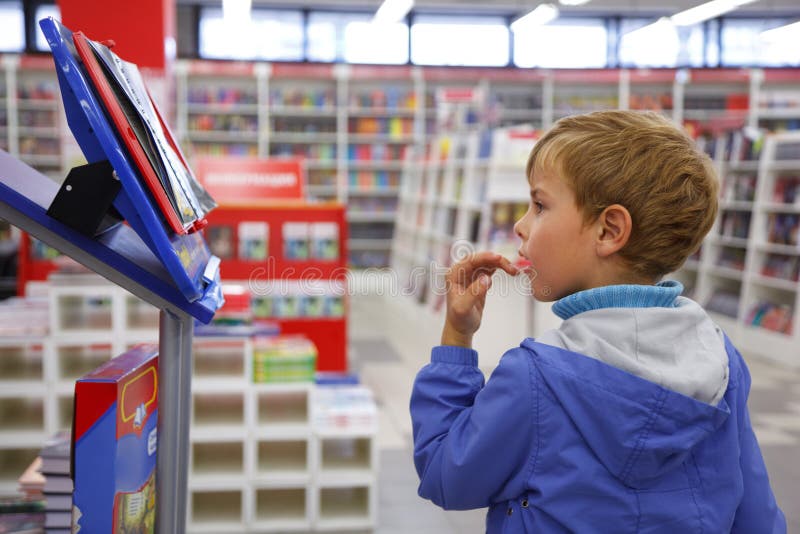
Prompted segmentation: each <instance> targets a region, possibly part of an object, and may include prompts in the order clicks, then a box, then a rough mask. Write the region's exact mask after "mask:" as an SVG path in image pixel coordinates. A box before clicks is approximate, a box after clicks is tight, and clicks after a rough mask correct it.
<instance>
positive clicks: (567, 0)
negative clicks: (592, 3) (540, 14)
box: [558, 0, 589, 6]
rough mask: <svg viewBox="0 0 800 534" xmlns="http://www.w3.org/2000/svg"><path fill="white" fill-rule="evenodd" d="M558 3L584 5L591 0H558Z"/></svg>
mask: <svg viewBox="0 0 800 534" xmlns="http://www.w3.org/2000/svg"><path fill="white" fill-rule="evenodd" d="M558 3H559V4H561V5H562V6H582V5H583V4H588V3H589V0H558Z"/></svg>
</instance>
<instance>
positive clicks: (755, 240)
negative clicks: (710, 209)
mask: <svg viewBox="0 0 800 534" xmlns="http://www.w3.org/2000/svg"><path fill="white" fill-rule="evenodd" d="M741 141H742V136H741V134H739V133H737V134H735V135H734V136H733V137H732V140H731V142H727V143H722V142H721V143H718V145H717V151H718V152H717V154H716V155H717V157H718V161H720V163H719V170H720V176H721V177H722V184H721V186H722V187H721V199H720V209H719V216H718V218H717V221H716V222H715V224H714V227H713V228H712V230H711V232H709V235H708V237H707V238H706V240H705V242H704V243H703V246H702V253H701V257H700V259H699V260H696V259H691V260H689V261H688V262H687V265H686V266H684V268H683V269H682V270H681V271H679V272H678V273H676V277H677V278H678V279H679V280H681V281H682V282H683V283H684V285H685V286H686V287H687V292H688V293H689V294H690V295H691V296H692V297H693V298H695V300H697V301H698V302H700V303H701V304H703V305H704V306H705V307H706V308H707V309H708V310H709V313H711V315H712V317H713V318H714V320H715V321H716V322H717V323H718V324H719V325H720V326H721V327H722V328H723V330H724V331H725V332H726V333H727V334H728V335H729V336H730V337H731V339H732V340H733V341H734V342H735V343H736V345H737V346H738V347H739V348H740V349H741V350H743V351H745V352H746V353H748V354H756V355H759V356H762V357H766V358H770V359H774V360H777V361H780V362H781V363H784V364H788V365H791V366H798V365H800V360H798V359H797V346H798V342H799V341H800V339H799V338H798V332H799V331H800V322H798V317H797V310H798V305H800V300H798V288H800V283H798V274H800V272H799V271H798V269H800V267H799V266H798V265H799V262H800V244H799V243H798V241H797V239H798V238H797V235H798V233H799V232H800V230H799V229H800V133H798V132H792V133H774V134H767V135H766V137H765V138H764V139H763V148H762V149H761V151H760V154H759V157H758V159H757V160H740V159H739V158H738V156H737V155H738V154H739V148H740V144H741ZM731 153H732V154H733V156H732V158H733V160H732V161H731V158H730V157H727V156H730V155H731Z"/></svg>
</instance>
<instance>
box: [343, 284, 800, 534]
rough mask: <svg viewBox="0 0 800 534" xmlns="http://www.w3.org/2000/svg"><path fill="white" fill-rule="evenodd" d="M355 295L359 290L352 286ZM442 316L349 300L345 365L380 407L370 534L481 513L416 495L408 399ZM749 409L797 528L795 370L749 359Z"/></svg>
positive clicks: (423, 527)
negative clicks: (375, 525) (447, 506)
mask: <svg viewBox="0 0 800 534" xmlns="http://www.w3.org/2000/svg"><path fill="white" fill-rule="evenodd" d="M356 293H359V292H358V291H357V292H356ZM440 323H441V318H440V317H434V316H433V315H431V314H430V313H429V312H428V311H426V310H423V309H421V308H419V307H418V306H416V305H415V304H414V303H413V302H412V300H411V299H410V298H408V297H397V296H389V295H384V296H379V295H375V294H370V295H364V294H356V295H354V296H353V297H352V299H351V308H350V321H349V324H350V340H351V350H350V358H351V366H352V367H353V369H354V370H356V371H357V372H358V373H359V374H360V377H361V380H362V382H364V383H365V384H366V385H368V386H369V387H371V388H372V390H373V392H374V394H375V397H376V400H377V403H378V407H379V412H380V433H379V437H378V446H379V447H380V461H381V465H380V472H379V475H378V476H379V485H380V490H379V505H378V528H377V529H376V531H375V534H407V533H409V532H414V533H415V534H428V533H429V534H434V533H435V534H473V533H475V534H477V533H482V532H484V529H483V520H484V510H473V511H468V512H445V511H443V510H440V509H439V508H437V507H436V506H434V505H432V504H431V503H429V502H428V501H424V500H423V499H421V498H419V497H418V496H417V493H416V491H417V475H416V473H415V471H414V466H413V463H412V459H411V420H410V418H409V415H408V399H409V396H410V394H411V385H412V383H413V379H414V375H415V374H416V372H417V370H418V369H419V368H420V367H421V366H422V365H424V364H425V363H426V362H427V361H428V358H429V354H430V347H431V346H432V345H433V344H434V343H437V342H438V339H439V334H440V329H441V324H440ZM748 365H749V366H750V370H751V374H752V377H753V383H752V389H751V396H750V410H751V417H752V420H753V426H754V428H755V429H756V432H757V434H758V438H759V441H760V443H761V447H762V451H763V453H764V456H765V460H766V462H767V467H768V468H769V472H770V476H771V480H772V486H773V490H774V491H775V494H776V496H777V498H778V501H779V503H780V504H781V507H782V508H783V510H784V512H785V513H786V516H787V520H788V522H789V532H800V509H799V508H798V507H797V506H796V502H797V495H798V494H800V463H798V462H797V461H796V456H797V454H798V452H800V370H791V369H786V368H783V367H779V366H777V365H774V364H771V363H769V362H765V361H763V360H759V359H754V358H748Z"/></svg>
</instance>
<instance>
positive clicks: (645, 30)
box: [623, 17, 675, 39]
mask: <svg viewBox="0 0 800 534" xmlns="http://www.w3.org/2000/svg"><path fill="white" fill-rule="evenodd" d="M670 30H672V31H674V30H675V25H674V24H673V23H672V21H671V20H670V19H669V18H668V17H661V18H660V19H658V20H657V21H655V22H651V23H650V24H648V25H646V26H642V27H641V28H636V29H635V30H633V31H630V32H628V33H626V34H624V35H623V37H625V38H626V39H631V38H633V39H637V38H639V37H640V36H642V35H648V36H651V37H652V36H653V35H657V34H662V33H664V32H668V31H670Z"/></svg>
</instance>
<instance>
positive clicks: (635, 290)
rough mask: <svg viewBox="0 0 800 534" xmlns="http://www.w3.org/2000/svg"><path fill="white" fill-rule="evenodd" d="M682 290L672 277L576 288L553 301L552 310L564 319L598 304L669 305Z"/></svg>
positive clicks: (595, 307)
mask: <svg viewBox="0 0 800 534" xmlns="http://www.w3.org/2000/svg"><path fill="white" fill-rule="evenodd" d="M682 292H683V285H682V284H681V283H680V282H678V281H676V280H664V281H663V282H659V283H657V284H656V285H654V286H644V285H616V286H603V287H595V288H592V289H587V290H585V291H578V292H577V293H573V294H572V295H567V296H566V297H564V298H562V299H559V300H557V301H556V302H555V304H553V313H555V314H556V315H558V316H559V317H561V318H562V319H564V320H566V319H569V318H570V317H572V316H573V315H577V314H579V313H583V312H585V311H591V310H599V309H601V308H653V307H659V308H672V307H674V306H676V304H675V299H676V298H677V297H678V295H680V294H681V293H682Z"/></svg>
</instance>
